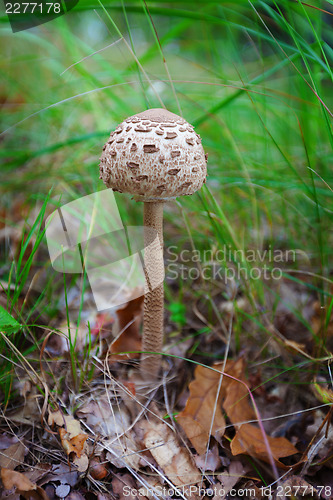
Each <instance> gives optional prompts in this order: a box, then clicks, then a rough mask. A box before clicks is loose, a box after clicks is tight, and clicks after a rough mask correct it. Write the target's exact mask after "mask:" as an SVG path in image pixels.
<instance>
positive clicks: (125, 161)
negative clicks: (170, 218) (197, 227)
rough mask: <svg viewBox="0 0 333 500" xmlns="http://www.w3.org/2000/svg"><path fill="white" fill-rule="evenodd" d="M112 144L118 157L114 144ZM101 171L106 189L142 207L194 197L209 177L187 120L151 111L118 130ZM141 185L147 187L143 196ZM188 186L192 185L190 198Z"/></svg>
mask: <svg viewBox="0 0 333 500" xmlns="http://www.w3.org/2000/svg"><path fill="white" fill-rule="evenodd" d="M113 136H115V137H114V138H113ZM114 139H116V142H114V145H116V148H117V151H115V148H114V147H113V146H112V144H110V141H111V140H112V141H114ZM157 153H158V154H157ZM100 166H101V175H102V178H103V181H104V183H105V184H106V186H107V187H110V188H112V189H114V190H116V189H117V190H118V191H119V190H120V191H123V192H125V193H130V194H132V195H133V196H134V198H135V199H136V200H141V201H155V200H156V201H163V200H168V199H172V198H175V197H176V196H180V195H183V194H193V193H194V192H195V191H197V190H198V189H200V188H201V186H202V184H203V183H204V180H205V178H206V175H207V166H206V160H205V156H204V150H203V147H202V144H201V139H200V136H199V135H198V134H197V133H196V132H195V131H194V129H193V127H192V126H191V125H190V124H189V123H188V122H187V121H186V120H184V118H181V117H180V116H178V115H175V114H174V113H171V112H169V111H167V110H165V109H149V110H147V111H144V112H143V113H139V114H137V115H134V116H131V117H129V118H127V119H126V120H125V121H124V122H123V123H121V124H120V125H118V126H117V128H116V130H115V132H112V134H111V136H110V139H109V142H107V143H106V145H105V149H104V150H103V153H102V156H101V163H100ZM106 167H108V169H109V170H108V171H107V170H106ZM133 169H135V177H134V178H131V177H133V175H131V174H132V172H133ZM143 176H144V177H143ZM137 179H142V182H144V193H143V189H142V186H140V182H138V181H137ZM189 182H191V184H188V183H189ZM184 184H186V185H187V184H188V187H187V191H186V193H184ZM161 186H162V187H163V189H162V188H161Z"/></svg>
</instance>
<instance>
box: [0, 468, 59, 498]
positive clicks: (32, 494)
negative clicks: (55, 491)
mask: <svg viewBox="0 0 333 500" xmlns="http://www.w3.org/2000/svg"><path fill="white" fill-rule="evenodd" d="M1 480H2V483H3V485H4V487H5V489H6V490H11V489H12V488H16V493H18V494H20V495H22V496H23V497H24V498H25V499H26V500H49V497H48V496H47V494H46V493H45V491H44V490H43V489H42V488H41V487H40V486H37V484H35V483H33V482H32V481H30V479H29V478H28V477H26V476H25V475H24V474H22V473H21V472H16V471H13V470H11V469H6V468H5V467H2V469H1Z"/></svg>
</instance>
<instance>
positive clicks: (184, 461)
mask: <svg viewBox="0 0 333 500" xmlns="http://www.w3.org/2000/svg"><path fill="white" fill-rule="evenodd" d="M141 427H142V429H144V430H145V434H144V439H143V442H144V445H145V447H146V448H147V449H148V450H149V451H150V453H151V454H152V456H153V457H154V459H155V461H156V462H157V463H158V465H159V467H160V468H161V469H162V470H163V471H164V473H165V475H166V476H167V477H168V478H169V479H170V481H172V483H173V484H174V485H175V486H185V485H190V484H197V483H199V482H200V481H201V473H200V472H199V470H198V469H197V467H196V466H195V465H194V463H193V462H192V459H191V456H190V454H189V453H188V451H187V450H186V448H184V447H181V446H180V445H179V443H178V441H177V437H176V435H175V434H174V433H173V432H172V431H171V429H170V428H169V427H168V426H167V425H166V424H163V423H160V422H153V421H150V422H148V421H144V422H141Z"/></svg>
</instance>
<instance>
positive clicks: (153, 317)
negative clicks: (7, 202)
mask: <svg viewBox="0 0 333 500" xmlns="http://www.w3.org/2000/svg"><path fill="white" fill-rule="evenodd" d="M206 164H207V155H205V152H204V150H203V147H202V144H201V138H200V136H199V134H197V133H196V132H195V131H194V128H193V126H192V125H190V124H189V123H188V122H187V121H186V120H184V119H183V118H181V117H180V116H178V115H175V114H174V113H171V112H170V111H167V110H165V109H149V110H147V111H144V112H142V113H139V114H137V115H134V116H131V117H129V118H127V119H126V120H125V121H124V122H122V123H121V124H120V125H119V126H118V127H117V128H116V130H115V131H114V132H112V133H111V135H110V138H109V140H108V141H107V143H106V144H105V146H104V148H103V153H102V156H101V162H100V174H101V176H100V178H101V179H103V182H104V184H105V185H106V186H107V187H109V188H112V189H113V190H114V191H119V192H120V193H130V194H132V195H133V197H134V199H135V200H136V201H143V202H144V226H145V227H148V228H153V229H155V230H156V231H157V234H158V236H159V243H158V248H155V249H154V248H151V246H150V250H149V251H148V252H145V257H144V262H145V267H146V269H148V270H149V273H147V274H148V275H150V276H151V275H155V276H156V277H157V281H158V282H159V283H160V285H159V286H157V287H156V288H154V289H152V288H151V287H150V289H149V291H148V293H146V294H145V299H144V314H143V338H142V349H143V354H142V357H141V365H140V367H141V373H142V375H143V376H144V378H147V377H150V378H153V379H155V378H156V376H157V375H158V371H159V368H160V354H158V353H160V352H161V350H162V345H163V312H164V292H163V277H164V266H163V259H161V258H159V255H163V254H162V251H163V204H164V202H165V201H168V200H172V199H173V198H176V197H177V196H184V195H191V194H193V193H194V192H195V191H197V190H198V189H200V188H201V186H202V184H203V183H204V182H206V175H207V165H206ZM147 234H148V236H147V238H150V236H149V234H150V235H151V232H150V233H147ZM150 242H151V241H150ZM147 243H148V241H146V236H145V247H146V248H147V247H148V245H147ZM161 250H162V251H161ZM159 278H161V279H159Z"/></svg>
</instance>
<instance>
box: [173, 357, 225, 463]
mask: <svg viewBox="0 0 333 500" xmlns="http://www.w3.org/2000/svg"><path fill="white" fill-rule="evenodd" d="M221 367H222V364H221V363H219V364H217V365H214V369H215V370H220V369H221ZM215 370H211V369H210V368H206V367H204V366H201V365H198V366H197V367H196V369H195V372H194V380H193V381H192V382H191V383H190V385H189V390H190V395H189V398H188V400H187V402H186V406H185V408H184V410H183V411H182V412H180V413H179V414H178V416H177V422H178V423H179V424H180V425H181V426H182V428H183V429H184V431H185V434H186V435H187V437H188V438H189V440H190V441H191V443H192V445H193V447H194V448H195V449H196V451H197V452H198V454H199V455H202V454H203V453H205V452H206V447H207V443H208V440H209V432H210V430H211V431H212V433H213V435H214V436H216V437H222V436H223V434H224V431H225V419H224V417H223V414H222V410H221V402H222V397H223V393H222V390H220V394H219V395H218V396H217V391H218V387H219V380H220V377H221V376H222V374H221V373H219V372H217V371H215ZM214 408H215V415H214V421H213V422H212V415H213V412H214Z"/></svg>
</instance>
